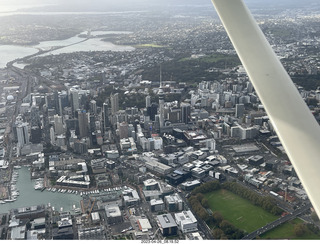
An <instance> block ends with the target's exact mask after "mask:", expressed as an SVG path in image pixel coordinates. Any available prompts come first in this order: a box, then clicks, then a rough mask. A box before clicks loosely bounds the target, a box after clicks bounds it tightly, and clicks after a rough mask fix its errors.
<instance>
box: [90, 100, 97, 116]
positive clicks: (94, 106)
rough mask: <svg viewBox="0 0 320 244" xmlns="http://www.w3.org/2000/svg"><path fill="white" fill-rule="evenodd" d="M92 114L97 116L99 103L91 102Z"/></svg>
mask: <svg viewBox="0 0 320 244" xmlns="http://www.w3.org/2000/svg"><path fill="white" fill-rule="evenodd" d="M90 113H91V114H93V115H96V114H97V102H96V101H95V100H91V101H90Z"/></svg>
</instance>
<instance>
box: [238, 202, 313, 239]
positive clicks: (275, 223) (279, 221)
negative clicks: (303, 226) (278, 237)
mask: <svg viewBox="0 0 320 244" xmlns="http://www.w3.org/2000/svg"><path fill="white" fill-rule="evenodd" d="M310 207H312V205H311V204H307V205H305V206H302V207H301V208H298V209H297V210H295V211H294V212H292V213H291V214H288V215H286V216H284V217H281V218H279V219H277V220H275V221H273V222H271V223H269V224H267V225H265V226H263V227H261V228H260V229H258V230H256V231H254V232H252V233H250V234H248V235H246V236H245V237H243V238H242V240H253V239H254V238H256V237H257V236H259V235H261V234H264V233H266V232H267V231H269V230H271V229H273V228H275V227H277V226H279V225H281V224H283V223H285V222H287V221H290V220H292V219H294V218H296V217H297V216H298V215H300V214H302V213H304V212H305V211H307V210H308V209H310Z"/></svg>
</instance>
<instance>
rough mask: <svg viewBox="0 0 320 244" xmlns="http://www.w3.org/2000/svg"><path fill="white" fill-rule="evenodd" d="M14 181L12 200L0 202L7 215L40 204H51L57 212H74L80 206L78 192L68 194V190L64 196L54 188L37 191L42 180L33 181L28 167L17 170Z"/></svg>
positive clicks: (1, 208)
mask: <svg viewBox="0 0 320 244" xmlns="http://www.w3.org/2000/svg"><path fill="white" fill-rule="evenodd" d="M12 179H16V182H14V181H11V186H10V190H11V198H8V199H4V200H1V201H0V213H7V212H9V211H10V209H13V208H21V207H29V206H34V205H39V204H45V205H49V204H50V206H52V207H54V208H55V209H57V210H58V209H61V208H62V209H64V210H66V211H70V210H74V209H76V208H78V207H79V206H80V200H81V196H80V194H76V192H75V193H73V194H72V193H70V194H67V190H64V192H65V194H63V193H61V189H59V190H60V192H58V190H57V189H56V188H52V189H51V190H50V191H49V190H48V189H46V190H43V191H41V190H42V189H43V188H41V189H39V190H35V185H36V184H37V183H38V184H39V182H41V180H31V179H30V171H29V170H28V168H27V167H22V168H21V169H15V170H14V171H13V174H12ZM42 181H43V179H42Z"/></svg>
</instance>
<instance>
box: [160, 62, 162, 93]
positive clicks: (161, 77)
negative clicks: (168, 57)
mask: <svg viewBox="0 0 320 244" xmlns="http://www.w3.org/2000/svg"><path fill="white" fill-rule="evenodd" d="M160 88H162V71H161V64H160Z"/></svg>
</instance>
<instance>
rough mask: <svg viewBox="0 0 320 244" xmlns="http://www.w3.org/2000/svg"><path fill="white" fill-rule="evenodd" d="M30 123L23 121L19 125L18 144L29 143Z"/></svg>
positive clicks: (21, 145)
mask: <svg viewBox="0 0 320 244" xmlns="http://www.w3.org/2000/svg"><path fill="white" fill-rule="evenodd" d="M28 125H29V124H28V123H21V124H19V125H18V126H17V136H18V144H19V146H20V147H23V146H24V145H26V144H29V133H28Z"/></svg>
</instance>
